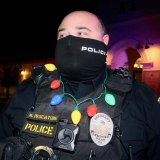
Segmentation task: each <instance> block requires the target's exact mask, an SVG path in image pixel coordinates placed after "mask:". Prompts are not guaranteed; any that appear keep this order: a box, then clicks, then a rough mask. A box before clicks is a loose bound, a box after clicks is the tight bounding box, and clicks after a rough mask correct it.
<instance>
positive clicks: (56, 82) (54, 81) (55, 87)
mask: <svg viewBox="0 0 160 160" xmlns="http://www.w3.org/2000/svg"><path fill="white" fill-rule="evenodd" d="M60 84H61V82H60V81H59V80H53V81H52V82H51V84H50V88H52V89H57V88H59V86H60Z"/></svg>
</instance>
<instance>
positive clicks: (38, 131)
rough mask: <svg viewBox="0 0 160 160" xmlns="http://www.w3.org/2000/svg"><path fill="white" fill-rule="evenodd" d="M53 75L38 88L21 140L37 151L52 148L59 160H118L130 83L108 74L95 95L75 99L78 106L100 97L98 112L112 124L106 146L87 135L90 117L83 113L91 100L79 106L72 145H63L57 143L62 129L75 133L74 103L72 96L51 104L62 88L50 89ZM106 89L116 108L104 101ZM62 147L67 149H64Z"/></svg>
mask: <svg viewBox="0 0 160 160" xmlns="http://www.w3.org/2000/svg"><path fill="white" fill-rule="evenodd" d="M55 72H56V71H55ZM55 72H54V76H53V75H50V76H48V77H47V78H46V79H44V80H43V81H42V82H41V83H40V84H39V85H37V90H36V99H35V104H34V105H33V107H32V108H31V110H29V112H28V113H27V117H26V122H25V124H24V126H23V129H22V133H23V137H25V139H26V140H27V141H29V142H31V143H32V144H33V148H36V149H37V148H39V147H40V148H41V146H43V147H42V148H43V149H44V148H45V146H47V147H48V148H49V149H50V148H51V149H53V152H54V153H55V154H56V155H57V157H58V158H59V159H60V160H88V159H95V160H106V159H107V160H120V159H121V157H122V146H121V143H120V140H119V136H120V132H119V127H120V118H121V112H122V109H121V108H122V103H123V100H124V98H125V95H126V93H127V92H129V91H130V90H131V86H132V85H131V84H132V83H131V80H130V79H129V78H124V77H121V76H119V75H118V74H113V73H110V74H108V75H107V76H108V77H107V81H106V82H104V83H102V84H99V87H98V88H97V89H96V90H95V91H94V92H92V93H90V94H89V95H87V96H86V97H84V98H81V99H78V100H77V101H78V103H79V102H82V101H83V100H85V99H87V98H92V99H95V98H97V97H99V98H97V99H96V101H95V102H96V106H97V108H98V113H105V114H107V115H108V116H109V117H110V118H111V119H112V121H113V124H114V132H113V136H112V139H111V141H110V142H109V143H108V144H107V145H105V146H98V145H96V144H95V143H94V142H93V141H92V139H91V136H90V132H89V127H90V117H88V115H87V114H86V108H87V106H89V105H90V104H92V102H91V101H86V102H84V103H81V104H80V105H79V111H80V112H81V114H82V118H81V120H80V123H79V124H78V126H77V127H78V132H77V133H76V134H75V135H74V136H75V139H74V143H73V142H71V143H70V144H66V145H65V144H64V143H63V144H61V142H59V140H58V134H59V133H60V131H61V129H62V128H68V127H69V128H71V130H73V131H76V127H75V128H74V125H73V123H72V120H71V112H72V111H73V110H74V107H75V101H74V99H73V98H72V96H70V95H69V94H68V95H67V94H66V95H65V96H64V97H63V99H62V102H61V103H60V104H58V105H56V106H52V105H51V104H50V102H51V99H52V97H53V96H55V95H61V94H62V90H63V88H62V85H61V86H60V88H58V89H54V90H53V89H51V88H50V83H51V82H52V81H53V80H54V79H59V77H58V74H57V73H55ZM104 85H105V87H104ZM105 89H106V91H107V92H109V93H112V94H113V95H114V97H115V99H116V105H115V106H110V105H108V104H107V103H106V102H105V99H104V96H105V94H104V90H105ZM100 95H101V96H100ZM68 134H69V133H68ZM61 146H62V147H61ZM65 147H66V148H67V147H68V148H67V149H64V148H65ZM48 148H47V149H48ZM70 148H71V149H70ZM73 148H74V149H73ZM47 149H46V150H47ZM49 152H50V151H49Z"/></svg>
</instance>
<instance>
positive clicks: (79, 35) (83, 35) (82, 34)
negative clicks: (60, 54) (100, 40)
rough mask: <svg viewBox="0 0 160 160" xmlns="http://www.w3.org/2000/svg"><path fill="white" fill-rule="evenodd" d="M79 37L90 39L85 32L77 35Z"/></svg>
mask: <svg viewBox="0 0 160 160" xmlns="http://www.w3.org/2000/svg"><path fill="white" fill-rule="evenodd" d="M77 35H78V37H88V33H87V32H84V31H80V32H78V33H77Z"/></svg>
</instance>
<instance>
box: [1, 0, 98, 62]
mask: <svg viewBox="0 0 160 160" xmlns="http://www.w3.org/2000/svg"><path fill="white" fill-rule="evenodd" d="M33 2H34V3H33ZM33 2H29V1H25V2H24V1H20V2H16V1H12V2H9V1H6V2H5V3H1V4H0V9H1V13H0V24H1V25H0V26H1V27H0V41H1V42H0V43H1V45H0V63H3V64H4V63H5V64H6V63H16V62H20V61H28V60H34V59H41V58H49V57H52V56H54V48H55V43H56V32H57V27H58V25H59V23H60V22H61V20H62V18H63V17H64V16H65V15H66V14H68V13H69V12H70V11H73V10H82V9H84V10H88V11H91V12H93V13H96V14H97V11H98V0H61V1H52V2H49V3H48V2H40V1H37V2H35V1H33Z"/></svg>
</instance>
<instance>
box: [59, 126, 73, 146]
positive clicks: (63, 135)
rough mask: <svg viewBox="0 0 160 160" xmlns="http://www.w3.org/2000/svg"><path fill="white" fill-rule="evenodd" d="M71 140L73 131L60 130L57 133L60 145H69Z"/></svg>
mask: <svg viewBox="0 0 160 160" xmlns="http://www.w3.org/2000/svg"><path fill="white" fill-rule="evenodd" d="M73 138H74V134H73V131H72V130H70V129H68V128H65V129H62V130H60V132H59V133H58V140H59V141H60V142H61V143H62V144H70V143H71V142H72V141H73Z"/></svg>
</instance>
